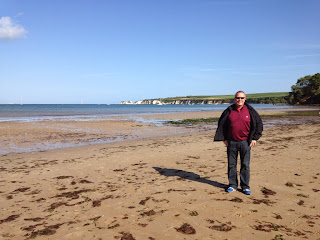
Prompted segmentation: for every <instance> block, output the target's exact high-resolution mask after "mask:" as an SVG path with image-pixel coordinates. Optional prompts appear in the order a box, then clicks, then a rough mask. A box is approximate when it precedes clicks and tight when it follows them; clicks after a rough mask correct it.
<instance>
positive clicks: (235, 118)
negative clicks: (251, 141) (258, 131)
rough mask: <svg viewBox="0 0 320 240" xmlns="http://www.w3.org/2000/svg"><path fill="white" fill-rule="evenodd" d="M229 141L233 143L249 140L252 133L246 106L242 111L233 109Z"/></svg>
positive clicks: (230, 117) (230, 116) (230, 118)
mask: <svg viewBox="0 0 320 240" xmlns="http://www.w3.org/2000/svg"><path fill="white" fill-rule="evenodd" d="M228 121H229V132H228V134H229V139H230V140H232V141H243V140H247V138H248V136H249V133H250V114H249V110H248V108H247V106H246V105H244V106H243V108H241V109H237V108H233V109H232V111H231V113H230V115H229V118H228Z"/></svg>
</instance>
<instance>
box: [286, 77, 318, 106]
mask: <svg viewBox="0 0 320 240" xmlns="http://www.w3.org/2000/svg"><path fill="white" fill-rule="evenodd" d="M291 90H292V92H291V94H290V101H291V103H292V104H320V73H316V74H315V75H312V76H311V75H307V76H305V77H302V78H299V79H298V81H297V83H296V84H295V85H292V87H291Z"/></svg>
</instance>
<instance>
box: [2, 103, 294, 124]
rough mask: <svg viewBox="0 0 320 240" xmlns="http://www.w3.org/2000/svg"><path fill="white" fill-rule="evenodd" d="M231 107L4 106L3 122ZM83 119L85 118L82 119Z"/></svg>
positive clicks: (74, 118) (274, 107)
mask: <svg viewBox="0 0 320 240" xmlns="http://www.w3.org/2000/svg"><path fill="white" fill-rule="evenodd" d="M228 105H229V104H218V105H200V104H199V105H144V104H141V105H139V104H137V105H135V104H132V105H131V104H130V105H126V104H23V105H21V104H0V122H7V121H41V120H54V119H60V118H63V119H64V120H72V121H76V120H80V118H101V117H113V116H123V117H124V118H126V117H130V116H134V115H151V114H167V113H181V112H201V111H222V110H224V109H225V108H226V107H227V106H228ZM252 106H253V107H254V108H255V109H257V110H259V109H286V108H288V109H292V108H299V107H297V106H289V105H273V104H252ZM82 120H83V119H82Z"/></svg>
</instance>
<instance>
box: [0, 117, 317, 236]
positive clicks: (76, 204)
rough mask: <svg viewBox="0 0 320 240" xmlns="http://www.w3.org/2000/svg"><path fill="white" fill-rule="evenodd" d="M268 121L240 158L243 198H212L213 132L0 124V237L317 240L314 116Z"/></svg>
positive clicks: (215, 189) (110, 124)
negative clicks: (245, 179) (247, 165)
mask: <svg viewBox="0 0 320 240" xmlns="http://www.w3.org/2000/svg"><path fill="white" fill-rule="evenodd" d="M273 113H274V112H273ZM220 114H221V112H214V113H211V112H202V113H180V114H160V115H152V116H144V118H145V119H148V118H149V119H158V120H170V119H185V118H206V117H219V116H220ZM264 121H267V122H268V121H269V123H270V122H272V121H274V119H264ZM279 121H280V122H281V121H285V122H286V123H288V124H283V125H279V124H277V123H276V122H273V124H270V125H269V126H267V127H266V128H265V130H264V132H263V137H262V138H261V139H260V141H258V144H257V146H256V147H255V148H254V149H253V150H252V161H251V189H252V195H251V196H246V195H244V194H243V193H241V192H240V191H237V192H234V193H231V194H228V193H226V192H225V191H224V189H225V187H226V184H227V173H226V171H227V162H226V148H225V147H224V145H223V144H222V143H221V142H212V139H213V135H214V132H215V127H216V126H215V125H216V124H202V125H201V124H200V125H195V126H171V125H161V126H158V125H157V124H154V123H150V122H137V121H121V119H116V118H114V119H112V120H109V121H103V120H99V121H94V122H90V121H89V122H88V121H84V122H78V121H77V122H65V121H41V122H31V123H30V122H28V123H17V122H2V123H0V130H1V139H0V144H1V145H0V146H1V148H2V149H1V150H2V155H1V156H0V162H1V165H0V203H1V212H0V239H6V240H7V239H14V240H20V239H76V240H79V239H83V240H88V239H96V240H108V239H124V240H132V239H136V240H140V239H149V240H153V239H157V240H159V239H163V240H165V239H199V240H200V239H320V227H319V226H320V214H319V212H320V211H319V209H320V202H319V196H320V182H319V178H320V167H319V156H320V151H319V140H320V121H319V117H292V118H286V119H280V120H279V119H278V122H279ZM124 140H125V141H124ZM99 141H100V142H99ZM91 143H94V144H91ZM97 143H99V144H97ZM55 144H56V145H55ZM53 145H55V146H56V148H58V149H51V150H49V148H50V147H52V146H53ZM46 146H50V147H48V149H47V150H44V149H45V147H46ZM68 146H70V147H68ZM61 147H64V148H61ZM66 147H67V148H66ZM53 148H54V147H53ZM10 149H15V150H17V151H20V152H17V153H14V152H13V153H10ZM21 149H27V150H28V151H26V152H21Z"/></svg>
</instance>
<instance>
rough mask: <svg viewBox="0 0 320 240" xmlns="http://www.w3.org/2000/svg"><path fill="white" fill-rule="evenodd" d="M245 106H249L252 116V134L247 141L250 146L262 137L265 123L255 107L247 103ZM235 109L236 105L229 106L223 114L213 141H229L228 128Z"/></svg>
mask: <svg viewBox="0 0 320 240" xmlns="http://www.w3.org/2000/svg"><path fill="white" fill-rule="evenodd" d="M245 105H246V106H247V108H248V110H249V114H250V133H249V136H248V139H247V141H248V144H250V143H251V142H252V140H258V139H259V138H260V137H261V136H262V131H263V123H262V120H261V117H260V115H259V114H258V113H257V111H256V110H255V109H254V108H253V107H251V106H250V105H249V104H247V103H245ZM233 107H235V104H233V105H231V106H229V107H228V108H227V109H226V110H224V111H223V113H222V114H221V117H220V118H219V121H218V128H217V131H216V134H215V136H214V139H213V141H224V140H229V139H228V128H229V124H228V117H229V114H230V113H231V111H232V108H233Z"/></svg>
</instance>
